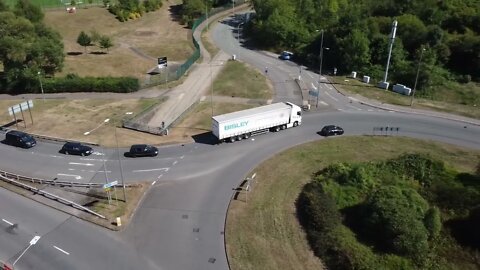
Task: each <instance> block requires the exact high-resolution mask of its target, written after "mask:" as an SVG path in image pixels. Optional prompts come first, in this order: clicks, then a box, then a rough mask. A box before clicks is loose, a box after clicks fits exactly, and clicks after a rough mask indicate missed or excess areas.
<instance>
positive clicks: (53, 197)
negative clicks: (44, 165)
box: [0, 174, 106, 219]
mask: <svg viewBox="0 0 480 270" xmlns="http://www.w3.org/2000/svg"><path fill="white" fill-rule="evenodd" d="M0 179H2V180H3V181H5V182H7V183H10V184H12V185H16V186H18V187H21V188H23V189H27V190H30V191H32V192H34V193H35V194H39V195H42V196H44V197H45V198H48V199H53V200H55V201H57V202H59V203H63V204H65V205H68V206H71V207H73V208H77V209H79V210H82V211H85V212H87V213H90V214H92V215H95V216H97V217H99V218H103V219H106V218H105V216H103V215H101V214H99V213H97V212H95V211H93V210H90V209H88V208H87V207H85V206H82V205H80V204H78V203H75V202H72V201H70V200H67V199H65V198H62V197H60V196H57V195H55V194H52V193H49V192H46V191H43V190H41V189H38V188H36V187H32V186H29V185H26V184H23V183H21V182H19V181H15V180H13V179H10V178H8V177H6V176H4V175H1V174H0Z"/></svg>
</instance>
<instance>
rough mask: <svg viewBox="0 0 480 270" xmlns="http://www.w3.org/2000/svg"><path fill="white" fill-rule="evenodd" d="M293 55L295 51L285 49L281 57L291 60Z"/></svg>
mask: <svg viewBox="0 0 480 270" xmlns="http://www.w3.org/2000/svg"><path fill="white" fill-rule="evenodd" d="M292 56H293V53H292V52H289V51H283V52H282V53H281V54H280V56H279V58H280V59H282V60H290V59H291V58H292Z"/></svg>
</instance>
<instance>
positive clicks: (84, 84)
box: [43, 76, 140, 93]
mask: <svg viewBox="0 0 480 270" xmlns="http://www.w3.org/2000/svg"><path fill="white" fill-rule="evenodd" d="M138 89H140V83H139V81H138V79H137V78H132V77H98V78H95V77H82V78H81V77H76V76H67V77H63V78H52V79H45V80H44V81H43V90H44V92H45V93H61V92H70V93H73V92H115V93H129V92H135V91H138Z"/></svg>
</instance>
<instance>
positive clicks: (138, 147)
mask: <svg viewBox="0 0 480 270" xmlns="http://www.w3.org/2000/svg"><path fill="white" fill-rule="evenodd" d="M157 154H158V149H157V148H156V147H155V146H152V145H148V144H134V145H132V146H131V147H130V151H128V152H127V153H125V156H127V157H154V156H156V155H157Z"/></svg>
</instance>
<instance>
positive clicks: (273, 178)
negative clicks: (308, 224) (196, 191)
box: [226, 136, 480, 270]
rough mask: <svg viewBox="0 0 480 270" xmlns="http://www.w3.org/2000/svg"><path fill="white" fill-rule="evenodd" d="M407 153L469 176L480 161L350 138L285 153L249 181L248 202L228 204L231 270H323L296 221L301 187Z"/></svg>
mask: <svg viewBox="0 0 480 270" xmlns="http://www.w3.org/2000/svg"><path fill="white" fill-rule="evenodd" d="M403 153H428V154H430V155H431V156H432V157H433V158H434V159H438V160H443V161H444V162H445V163H446V165H447V166H449V167H454V168H456V169H457V170H459V171H464V172H470V173H472V172H474V170H475V166H476V165H477V164H478V162H479V159H480V151H470V150H468V149H464V148H460V147H456V146H452V145H448V144H440V143H436V142H431V141H423V140H414V139H409V138H404V137H370V136H357V137H349V136H346V137H343V138H329V139H324V140H320V141H316V142H311V143H306V144H303V145H300V146H297V147H294V148H292V149H289V150H287V151H284V152H282V153H280V154H278V155H276V156H275V157H273V158H271V159H269V160H266V161H265V162H263V163H262V164H260V165H259V166H258V167H257V168H255V169H254V170H253V171H252V172H251V173H250V174H249V175H248V176H251V175H252V174H253V173H254V172H255V173H256V178H255V180H256V181H254V182H253V183H252V184H251V186H252V189H251V192H249V194H248V197H246V195H245V193H242V194H240V195H239V196H238V198H237V200H233V201H232V202H231V204H230V208H229V211H228V217H227V225H226V246H227V253H228V257H229V261H230V266H231V269H232V270H255V269H262V270H273V269H283V270H290V269H291V270H319V269H322V263H321V261H320V259H318V258H317V257H315V256H314V255H313V253H312V251H311V249H310V247H309V245H308V243H307V240H306V237H305V234H304V232H303V230H302V228H301V226H300V225H299V223H298V220H297V218H296V210H295V201H296V199H297V198H298V195H299V193H300V191H301V189H302V187H303V186H304V185H305V184H306V183H307V182H309V181H310V179H311V177H312V174H313V173H314V172H316V171H318V170H320V169H322V168H324V167H326V166H328V165H329V164H332V163H335V162H366V161H379V160H385V159H388V158H392V157H397V156H399V155H401V154H403ZM455 248H457V249H455V250H456V252H458V254H460V253H462V251H461V249H460V248H458V247H457V246H455ZM452 250H453V248H452ZM467 253H468V252H465V253H462V254H461V255H462V256H467V255H468V254H467ZM459 256H460V255H459Z"/></svg>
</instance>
